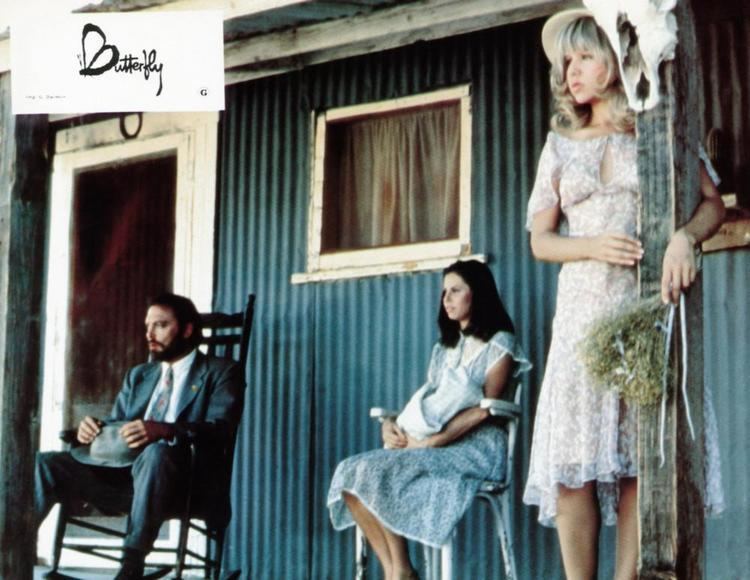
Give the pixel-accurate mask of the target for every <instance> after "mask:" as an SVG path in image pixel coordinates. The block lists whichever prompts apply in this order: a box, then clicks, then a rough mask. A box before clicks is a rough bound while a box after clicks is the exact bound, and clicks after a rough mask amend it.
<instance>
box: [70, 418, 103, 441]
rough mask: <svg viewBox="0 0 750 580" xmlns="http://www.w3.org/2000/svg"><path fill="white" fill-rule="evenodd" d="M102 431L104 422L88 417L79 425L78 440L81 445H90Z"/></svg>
mask: <svg viewBox="0 0 750 580" xmlns="http://www.w3.org/2000/svg"><path fill="white" fill-rule="evenodd" d="M101 431H102V422H101V421H100V420H99V419H97V418H96V417H89V416H88V415H87V416H85V417H84V418H83V420H82V421H81V422H80V423H79V424H78V433H76V439H78V442H79V443H83V444H84V445H88V444H89V443H91V442H92V441H93V440H94V439H96V436H97V435H99V433H101Z"/></svg>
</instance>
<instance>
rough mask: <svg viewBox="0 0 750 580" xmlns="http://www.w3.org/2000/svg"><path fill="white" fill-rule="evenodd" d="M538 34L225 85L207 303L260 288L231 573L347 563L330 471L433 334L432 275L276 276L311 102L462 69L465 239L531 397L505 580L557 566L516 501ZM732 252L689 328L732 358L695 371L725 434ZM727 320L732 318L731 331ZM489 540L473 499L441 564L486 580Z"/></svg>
mask: <svg viewBox="0 0 750 580" xmlns="http://www.w3.org/2000/svg"><path fill="white" fill-rule="evenodd" d="M538 38H539V24H538V23H526V24H521V25H514V26H509V27H504V28H502V29H499V30H494V31H489V32H485V33H481V34H474V35H470V36H466V37H459V38H454V39H449V40H445V41H439V42H432V43H420V44H417V45H415V46H412V47H407V48H403V49H399V50H394V51H388V52H385V53H381V54H377V55H372V56H367V57H360V58H356V59H349V60H346V61H342V62H337V63H331V64H327V65H321V66H318V67H314V68H311V69H308V70H306V71H303V72H301V73H296V74H291V75H286V76H283V77H278V78H271V79H265V80H260V81H255V82H252V83H247V84H244V85H239V86H234V87H231V88H230V89H229V90H228V95H227V110H226V113H225V116H224V121H223V139H222V143H221V147H222V154H221V159H222V178H221V183H220V196H219V197H220V199H219V221H218V233H217V266H216V267H217V271H216V299H215V302H216V306H217V307H218V308H222V309H223V308H226V309H231V308H239V307H240V306H241V304H242V302H243V299H244V295H245V294H246V293H247V292H255V293H256V294H257V296H258V302H257V315H256V322H255V328H254V332H253V337H252V343H251V354H250V360H249V386H248V393H247V395H248V396H247V399H246V406H245V415H244V418H243V423H242V428H241V433H240V440H239V445H238V451H237V463H236V470H235V486H234V505H235V517H234V519H233V521H232V524H231V526H230V531H229V534H228V560H229V564H230V566H231V567H234V568H241V569H242V570H243V577H246V578H253V579H255V578H258V579H260V578H268V579H298V578H299V579H303V578H314V579H319V578H320V579H322V578H332V579H333V578H336V579H339V578H340V579H344V578H351V577H352V575H353V574H352V572H353V566H352V557H351V555H352V552H353V533H352V532H348V533H337V532H334V531H333V529H332V528H331V526H330V523H329V520H328V513H327V510H326V508H325V496H326V492H327V486H328V483H329V481H330V477H331V475H332V473H333V469H334V468H335V466H336V464H337V463H338V461H340V460H341V459H342V458H344V457H346V456H348V455H351V454H353V453H357V452H360V451H363V450H367V449H370V448H373V447H374V446H376V445H377V444H378V428H377V426H376V425H374V424H372V423H371V422H370V421H369V420H368V419H367V410H368V408H369V407H370V406H372V405H375V404H378V405H384V406H398V405H400V404H403V403H404V402H405V400H406V398H407V396H408V395H409V394H410V393H411V392H412V391H413V390H414V389H415V388H416V387H417V386H418V385H419V384H420V383H421V381H422V378H423V376H424V373H425V370H426V363H427V358H428V355H429V349H430V345H431V344H432V342H433V341H434V340H435V338H436V329H435V324H434V318H435V314H436V308H437V296H438V292H439V288H440V275H439V273H420V274H410V275H398V276H381V277H374V278H367V279H362V280H353V281H342V282H330V283H320V284H309V285H300V286H292V285H291V284H290V283H289V278H290V276H291V274H292V273H294V272H302V271H303V270H304V267H305V251H306V239H307V231H306V226H307V219H306V218H307V205H308V181H309V177H308V170H309V160H308V154H309V146H310V133H309V130H310V113H311V111H312V110H314V109H319V108H329V107H335V106H341V105H348V104H354V103H362V102H369V101H374V100H380V99H387V98H392V97H396V96H401V95H408V94H414V93H419V92H422V91H427V90H432V89H435V88H439V87H444V86H451V85H455V84H459V83H465V82H470V83H471V86H472V93H473V98H472V104H473V124H474V127H473V136H474V137H473V138H474V142H473V146H472V156H473V175H472V179H473V195H472V199H473V211H472V220H473V222H472V244H473V250H474V251H475V252H479V253H485V254H487V255H488V256H489V259H490V266H491V268H492V270H493V272H494V273H495V277H496V279H497V280H498V283H499V287H500V290H501V293H502V295H503V297H504V300H505V302H506V306H507V307H508V309H509V311H510V313H511V315H512V316H513V318H514V320H515V321H516V325H517V328H518V334H519V336H520V338H521V341H522V343H523V345H524V346H525V347H526V349H527V351H528V352H529V353H530V354H531V356H532V359H533V361H534V363H535V369H534V371H533V372H532V373H531V374H530V375H529V377H528V378H527V381H526V386H527V392H529V393H530V395H531V396H529V397H527V399H526V401H525V402H524V406H525V414H526V420H525V423H524V429H523V433H522V437H521V440H520V442H519V450H518V451H519V453H518V457H519V459H520V461H519V463H518V465H517V466H516V476H517V477H516V480H517V485H516V489H515V497H516V499H517V501H516V502H515V503H516V507H515V513H514V522H515V530H516V534H515V536H516V550H517V558H518V563H519V572H520V574H521V577H522V578H545V579H547V578H560V577H561V571H560V563H559V558H558V555H557V553H558V549H557V542H556V538H555V535H554V532H552V531H550V530H547V529H544V528H541V527H540V526H539V525H538V524H537V523H536V521H535V518H536V512H535V510H532V509H529V508H527V507H524V506H522V505H521V502H520V495H521V487H522V485H521V484H522V482H523V480H524V478H525V473H526V469H527V460H528V455H529V443H530V435H529V434H530V428H531V415H532V410H533V408H534V407H535V403H536V400H535V397H536V391H537V389H538V385H539V383H540V379H541V371H542V369H543V360H544V356H545V353H546V349H547V342H548V339H549V327H550V323H551V318H552V311H553V308H554V293H555V278H556V275H555V274H556V268H555V267H551V266H546V265H542V264H539V263H537V262H535V261H534V260H533V259H532V258H531V257H530V254H529V249H528V243H527V236H526V233H525V232H524V230H523V219H524V217H525V200H526V198H527V196H528V192H529V191H530V189H531V182H532V179H533V176H534V170H535V163H536V158H537V155H538V153H539V150H540V149H541V145H542V142H543V139H544V136H545V133H546V127H547V119H548V105H547V95H548V88H547V75H546V68H547V66H546V62H545V61H543V57H542V56H541V53H540V49H539V42H538ZM747 259H748V255H747V253H741V252H740V253H736V254H735V255H727V254H722V255H720V256H716V257H713V256H712V257H710V258H709V259H708V260H707V262H708V265H707V272H709V273H710V275H711V283H710V284H707V285H706V295H707V300H706V302H707V304H708V305H709V308H710V309H709V315H708V316H707V318H708V321H707V332H708V329H709V326H708V325H710V328H711V329H712V330H711V331H710V332H708V335H709V336H708V337H707V349H706V351H707V353H713V352H722V353H724V354H723V355H722V356H723V357H725V358H726V359H730V360H729V362H725V358H721V357H718V356H717V357H716V359H715V360H711V357H710V356H709V361H708V362H707V367H706V368H707V373H708V374H709V375H710V376H712V378H714V379H716V380H715V382H716V384H717V385H719V384H725V385H730V386H731V387H727V388H731V389H732V390H731V391H726V392H725V393H724V397H725V398H724V400H723V401H719V414H720V421H721V424H722V428H724V427H725V425H726V424H727V423H729V425H730V429H732V430H733V431H730V433H729V434H730V435H732V436H734V437H739V436H742V434H743V432H742V431H741V429H743V428H744V427H743V422H741V421H740V419H741V418H742V417H744V416H746V413H747V410H746V409H747V405H746V404H745V405H744V406H743V405H742V404H741V403H742V402H743V401H744V399H742V397H747V394H746V392H745V388H744V387H746V386H747V384H746V383H747V378H746V377H747V376H748V373H747V370H748V369H747V364H748V363H747V362H746V361H748V360H750V356H748V355H750V352H748V348H749V347H748V346H747V345H748V342H747V340H746V338H747V336H746V334H747V328H746V326H743V321H744V320H746V318H745V316H744V315H745V314H746V313H747V312H746V311H747V304H746V303H745V302H743V301H742V300H741V298H740V297H743V296H745V295H746V290H744V289H746V287H747V282H748V280H747V272H748V268H747V266H748V264H747ZM730 273H731V276H730V275H729V274H730ZM743 276H744V278H743ZM743 282H744V283H745V287H744V289H743V286H742V283H743ZM714 284H716V285H715V286H714ZM743 290H744V291H743ZM721 301H727V302H728V303H729V305H727V306H724V308H725V309H726V317H725V318H721V317H720V316H718V315H717V316H716V317H714V316H712V315H711V314H710V312H711V311H712V310H713V308H714V307H715V305H716V307H717V308H718V307H719V306H718V304H719V303H720V302H721ZM729 313H731V315H730V314H729ZM722 316H723V315H722ZM730 324H734V325H735V327H736V326H737V325H739V326H742V329H739V331H741V332H744V333H745V334H744V335H742V336H743V337H744V338H745V340H739V336H740V335H739V334H737V332H736V331H735V329H734V328H733V327H731V326H729V325H730ZM735 337H737V340H735ZM730 345H731V347H732V349H734V350H730ZM733 354H735V355H736V358H733V359H732V358H731V357H732V355H733ZM719 361H721V364H719ZM743 365H744V366H743ZM717 390H718V389H717ZM729 394H731V395H732V397H734V398H733V399H732V400H731V401H730V400H728V398H727V397H728V395H729ZM737 397H740V398H739V399H738V398H737ZM738 403H740V404H738ZM732 414H734V415H732ZM730 417H732V418H731V419H730ZM722 438H723V439H722V442H723V444H724V445H723V450H728V449H730V448H729V447H728V445H729V441H731V439H729V438H728V433H727V432H726V430H723V431H722ZM739 441H741V442H742V445H735V446H734V447H732V448H731V449H732V450H731V452H728V453H727V456H728V457H733V459H734V460H735V461H736V465H733V466H732V467H731V469H732V470H737V469H739V472H736V471H731V472H730V470H729V469H727V468H726V465H727V463H728V462H729V461H731V460H725V475H726V478H727V481H728V484H729V486H728V487H729V488H731V492H730V494H729V496H730V501H731V498H733V497H734V498H738V500H737V501H739V505H740V506H744V507H742V510H744V511H739V512H736V513H733V514H732V516H731V519H732V523H734V521H735V520H734V518H735V515H736V517H737V518H738V519H737V527H736V528H735V529H740V528H739V526H740V524H739V518H741V517H742V516H743V515H744V516H745V518H744V523H743V524H742V525H744V526H745V528H743V529H744V530H747V523H746V522H747V521H749V519H748V518H747V515H748V514H747V506H748V503H747V491H746V490H747V488H748V484H750V475H749V474H748V473H747V465H748V458H747V452H746V449H744V450H743V445H744V446H746V443H745V442H746V437H742V438H741V439H739ZM735 461H732V463H733V464H734V463H735ZM732 475H733V476H734V478H736V481H733V478H732V477H731V476H732ZM742 494H744V495H742ZM733 507H734V506H733ZM726 523H729V522H727V521H726V520H725V521H724V522H723V523H722V522H719V523H718V524H715V525H714V524H712V526H711V527H710V528H709V542H708V543H709V564H708V570H709V571H712V573H711V575H710V576H709V577H711V578H734V577H739V576H732V575H731V574H729V573H727V574H726V575H725V574H724V573H723V572H725V571H726V569H725V568H722V566H723V567H726V566H731V565H732V564H731V563H730V562H731V560H732V559H733V558H727V550H731V553H732V554H733V555H737V557H738V558H737V560H738V561H740V562H743V563H744V566H739V567H737V568H736V569H737V570H747V569H748V566H747V563H748V562H747V558H748V555H747V553H746V550H744V548H742V547H741V546H742V545H745V544H746V541H747V538H748V536H747V535H746V534H745V535H744V536H738V534H736V533H734V531H733V532H732V533H731V534H730V533H729V531H728V530H731V529H732V528H728V527H726ZM492 536H493V531H492V527H491V524H490V521H489V518H488V517H487V514H485V513H484V510H483V508H481V507H480V506H476V507H475V508H474V509H473V510H472V512H471V514H470V516H469V517H468V518H467V519H466V521H465V522H464V523H463V524H462V525H461V528H460V531H459V537H460V546H459V556H458V558H459V560H460V561H461V567H460V569H459V570H458V572H457V578H477V579H481V578H502V572H501V562H500V556H499V550H498V548H497V545H496V543H495V542H494V540H493V537H492ZM612 540H613V534H612V532H611V530H608V531H607V532H606V533H605V538H604V542H605V545H606V546H608V547H609V548H611V546H612ZM738 544H739V545H738ZM743 557H744V558H745V560H742V558H743ZM611 570H612V555H611V550H608V551H607V553H606V557H605V558H604V559H603V561H602V563H601V566H600V572H601V574H602V577H609V576H611ZM713 571H716V572H717V573H716V574H714V573H713ZM719 571H721V573H719Z"/></svg>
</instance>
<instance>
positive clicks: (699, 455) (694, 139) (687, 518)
mask: <svg viewBox="0 0 750 580" xmlns="http://www.w3.org/2000/svg"><path fill="white" fill-rule="evenodd" d="M675 13H676V16H677V21H678V27H679V45H678V48H677V54H676V58H675V60H674V61H673V62H671V63H666V64H665V65H663V67H662V81H663V90H662V100H661V103H660V104H659V105H658V106H657V107H656V108H655V109H654V110H652V111H649V112H647V113H643V114H640V115H639V116H638V120H637V131H638V169H639V180H640V190H641V192H642V216H641V217H642V219H641V224H642V225H641V228H642V233H641V235H642V238H643V241H644V246H645V248H646V254H645V257H644V260H643V262H642V264H641V269H640V276H641V293H642V295H652V294H654V293H656V292H658V289H659V286H660V279H661V260H662V256H663V255H664V250H665V249H666V246H667V243H668V241H669V238H670V236H671V234H672V232H673V231H674V229H675V225H682V224H683V223H685V222H686V221H687V220H688V219H689V218H690V216H691V214H692V213H693V211H694V209H695V207H696V206H697V204H698V203H699V201H700V193H699V163H700V161H699V159H698V145H699V143H700V141H701V138H702V128H701V126H700V121H701V118H702V114H703V93H702V91H703V84H702V80H701V76H702V75H701V65H700V60H699V58H698V44H697V42H696V37H695V26H694V24H695V23H694V17H693V9H692V7H691V3H690V1H689V0H685V1H682V2H679V3H678V4H677V8H676V9H675ZM685 314H686V315H687V328H688V336H687V340H688V345H689V347H688V361H689V371H688V374H687V376H688V393H689V401H690V412H691V415H692V420H693V424H694V427H695V432H696V441H692V439H691V438H690V435H689V432H688V428H687V424H686V409H685V406H684V405H683V402H682V398H681V397H680V396H679V395H678V389H679V384H678V383H677V377H678V376H679V375H680V371H679V363H680V360H679V358H680V357H679V356H675V357H674V359H673V361H672V363H671V364H672V365H673V370H674V371H676V372H675V373H674V374H675V377H676V380H675V382H674V384H672V385H671V392H670V395H669V397H668V401H667V413H666V430H665V431H666V435H665V457H666V462H665V465H664V466H663V467H660V453H659V447H660V445H659V439H660V437H659V410H658V407H657V408H643V409H642V410H641V412H640V418H639V432H638V447H639V449H638V456H639V467H638V473H639V478H638V496H639V516H640V541H641V552H640V568H639V570H640V577H641V578H645V579H657V578H658V579H665V578H680V579H681V580H683V579H685V580H689V579H701V578H703V561H704V558H703V539H704V513H703V490H704V477H703V456H704V449H703V327H702V323H703V301H702V288H701V284H700V280H698V281H697V282H696V284H695V285H694V286H693V287H692V288H691V289H690V291H689V292H688V295H687V313H680V315H685ZM677 334H679V333H676V335H677ZM677 340H678V339H677V336H676V337H675V343H674V344H673V351H674V352H677V353H679V351H680V349H679V343H678V342H677Z"/></svg>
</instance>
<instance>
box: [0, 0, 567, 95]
mask: <svg viewBox="0 0 750 580" xmlns="http://www.w3.org/2000/svg"><path fill="white" fill-rule="evenodd" d="M315 1H316V0H174V1H170V2H165V3H163V4H159V5H156V6H151V7H149V8H146V9H144V10H145V11H168V10H172V11H174V10H200V9H214V10H217V9H218V10H222V11H223V12H224V19H225V20H229V19H232V18H254V17H257V18H263V17H264V15H267V14H268V13H269V12H276V13H279V14H282V13H283V10H284V9H286V8H294V7H295V6H301V5H311V6H313V7H314V4H315ZM579 5H580V2H578V1H577V0H503V1H502V2H498V1H497V0H418V1H415V2H401V3H398V4H396V5H395V6H393V7H390V8H383V9H380V10H374V11H372V12H371V13H368V14H362V15H358V16H352V17H348V18H341V19H337V20H333V21H327V22H321V23H317V24H311V25H307V26H300V27H297V28H292V29H289V30H284V31H279V32H271V33H268V34H261V35H257V36H253V37H251V38H247V39H244V40H237V41H232V42H228V43H226V44H225V47H224V68H225V71H226V74H225V82H226V84H234V83H238V82H242V81H246V80H250V79H254V78H261V77H266V76H271V75H276V74H281V73H284V72H288V71H292V70H298V69H300V68H302V67H305V66H310V65H313V64H320V63H322V62H330V61H332V60H338V59H341V58H348V57H352V56H357V55H360V54H366V53H370V52H375V51H381V50H388V49H391V48H396V47H399V46H405V45H408V44H412V43H415V42H419V41H424V40H435V39H438V38H445V37H448V36H453V35H457V34H466V33H469V32H475V31H478V30H484V29H487V28H493V27H496V26H502V25H504V24H511V23H514V22H520V21H523V20H531V19H533V18H541V17H543V16H547V15H549V14H551V13H553V12H556V11H557V10H560V9H563V8H568V7H572V6H579ZM9 46H10V42H9V40H8V39H7V38H6V39H0V73H3V72H5V71H8V70H10V51H9Z"/></svg>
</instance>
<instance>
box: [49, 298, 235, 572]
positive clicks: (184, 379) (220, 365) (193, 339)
mask: <svg viewBox="0 0 750 580" xmlns="http://www.w3.org/2000/svg"><path fill="white" fill-rule="evenodd" d="M145 326H146V341H147V343H148V349H149V352H150V354H151V359H152V360H151V362H148V363H146V364H141V365H138V366H136V367H133V368H132V369H130V370H129V371H128V372H127V374H126V375H125V379H124V381H123V385H122V389H121V390H120V393H119V394H118V396H117V399H116V401H115V404H114V407H113V408H112V412H111V413H110V415H109V416H108V417H107V418H105V419H104V420H100V419H98V418H96V417H84V419H83V420H82V421H81V422H80V424H79V426H78V431H77V435H76V438H77V440H78V443H80V446H77V447H74V448H73V449H72V450H71V451H70V452H68V451H64V452H44V453H38V454H37V461H36V475H35V482H34V484H35V487H34V491H35V511H36V517H37V524H41V522H42V520H44V518H45V517H46V515H47V514H48V513H49V511H50V509H51V508H52V506H53V505H54V504H55V503H57V502H61V503H67V502H70V501H73V500H85V501H88V502H90V503H92V504H93V505H95V506H97V507H99V508H100V509H104V510H106V509H114V510H117V511H124V512H129V513H130V526H129V528H128V530H127V535H126V537H125V542H124V551H123V562H122V566H121V568H120V571H119V573H118V574H117V576H116V577H115V578H116V579H117V580H126V579H133V578H142V577H143V573H144V561H145V558H146V555H147V554H148V552H150V551H151V549H152V547H153V543H154V540H155V539H156V536H157V534H158V532H159V528H160V527H161V524H162V523H163V522H164V521H165V519H167V517H168V516H170V514H174V513H176V512H177V511H178V510H179V509H180V506H183V505H184V501H185V493H186V490H185V482H186V481H187V477H188V472H189V465H190V452H189V445H188V442H197V443H198V455H197V458H196V461H197V466H198V467H197V469H196V470H195V473H196V474H197V476H196V477H197V481H195V483H194V486H195V488H194V489H195V490H196V492H195V493H196V496H197V497H198V498H199V501H200V500H201V498H203V501H207V502H210V501H211V498H210V496H211V490H212V489H215V488H220V487H221V486H219V485H216V483H217V482H216V477H219V476H220V475H219V474H220V473H222V470H221V469H220V468H219V467H220V466H219V464H218V463H217V462H219V461H222V460H223V461H226V460H227V459H226V458H225V457H224V455H225V453H223V450H225V449H226V448H227V446H228V445H229V444H230V443H231V441H233V439H234V434H235V431H236V429H237V425H238V423H239V420H240V415H241V413H242V400H243V395H244V387H245V381H244V377H243V372H244V369H240V368H239V365H237V364H235V363H233V362H232V361H230V360H227V359H222V358H216V357H210V356H206V355H204V354H202V353H201V352H199V351H198V350H197V349H196V347H197V345H198V344H199V343H200V340H201V337H202V328H201V318H200V315H199V314H198V311H197V310H196V308H195V305H194V304H193V302H192V301H191V300H190V299H188V298H185V297H184V296H178V295H176V294H169V293H167V294H162V295H160V296H158V297H156V298H154V299H153V300H151V302H150V303H149V306H148V311H147V313H146V320H145ZM105 435H106V438H109V437H110V436H112V437H114V439H116V440H117V441H116V443H119V444H120V445H121V446H122V447H123V448H125V450H126V453H125V455H124V457H118V458H117V460H114V461H113V460H108V461H103V460H101V457H99V458H97V457H96V456H95V454H94V452H93V449H94V448H95V446H96V445H97V444H101V445H103V441H104V440H105ZM97 438H99V441H97ZM229 446H230V445H229ZM229 461H231V458H229ZM223 503H224V505H223V507H220V508H219V509H215V510H212V513H211V517H214V518H216V521H218V522H222V523H223V524H224V525H225V524H226V522H228V520H229V516H230V513H229V509H230V508H229V505H228V503H227V502H223ZM208 505H213V504H211V503H209V504H208ZM219 505H220V506H221V502H219Z"/></svg>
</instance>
